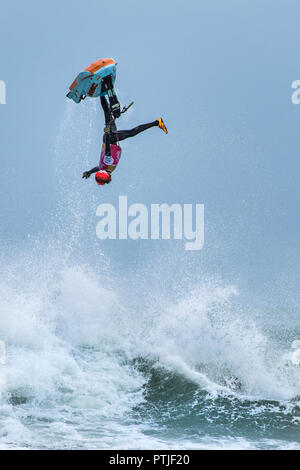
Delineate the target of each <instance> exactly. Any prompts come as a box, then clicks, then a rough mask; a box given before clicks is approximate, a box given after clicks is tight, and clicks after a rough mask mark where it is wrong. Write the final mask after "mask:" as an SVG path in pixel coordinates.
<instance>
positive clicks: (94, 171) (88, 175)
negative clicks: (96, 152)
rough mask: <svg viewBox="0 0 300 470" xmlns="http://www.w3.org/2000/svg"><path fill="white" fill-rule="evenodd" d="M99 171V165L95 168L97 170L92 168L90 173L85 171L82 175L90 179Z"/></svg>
mask: <svg viewBox="0 0 300 470" xmlns="http://www.w3.org/2000/svg"><path fill="white" fill-rule="evenodd" d="M97 171H99V165H98V166H95V168H92V169H91V170H89V171H85V172H84V173H83V175H82V178H89V177H90V176H91V175H92V174H93V173H97Z"/></svg>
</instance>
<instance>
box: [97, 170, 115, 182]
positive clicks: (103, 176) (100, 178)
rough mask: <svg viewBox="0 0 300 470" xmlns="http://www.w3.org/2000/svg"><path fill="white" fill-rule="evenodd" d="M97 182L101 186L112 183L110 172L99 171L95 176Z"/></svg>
mask: <svg viewBox="0 0 300 470" xmlns="http://www.w3.org/2000/svg"><path fill="white" fill-rule="evenodd" d="M95 180H96V183H97V184H100V185H101V186H102V185H103V184H105V183H110V182H111V176H110V173H108V171H105V170H100V171H97V173H96V174H95Z"/></svg>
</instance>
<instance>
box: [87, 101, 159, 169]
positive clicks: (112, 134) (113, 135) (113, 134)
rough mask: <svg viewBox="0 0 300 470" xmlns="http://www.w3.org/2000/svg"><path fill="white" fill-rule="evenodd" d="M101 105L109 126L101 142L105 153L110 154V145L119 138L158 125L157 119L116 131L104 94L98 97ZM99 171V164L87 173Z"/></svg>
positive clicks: (121, 138)
mask: <svg viewBox="0 0 300 470" xmlns="http://www.w3.org/2000/svg"><path fill="white" fill-rule="evenodd" d="M100 101H101V106H102V108H103V111H104V117H105V126H106V127H107V128H109V132H104V134H103V142H104V144H105V155H110V145H111V144H115V143H117V142H120V141H121V140H125V139H128V138H129V137H134V136H135V135H137V134H139V133H140V132H143V131H145V130H146V129H150V127H155V126H158V124H159V122H158V121H153V122H150V123H148V124H141V125H140V126H137V127H134V128H133V129H129V130H125V131H118V130H117V126H116V122H115V120H114V119H113V115H112V113H111V110H110V107H109V105H108V102H107V100H106V98H105V96H101V97H100ZM97 171H99V166H96V167H95V168H92V169H91V170H89V171H88V173H89V174H92V173H96V172H97Z"/></svg>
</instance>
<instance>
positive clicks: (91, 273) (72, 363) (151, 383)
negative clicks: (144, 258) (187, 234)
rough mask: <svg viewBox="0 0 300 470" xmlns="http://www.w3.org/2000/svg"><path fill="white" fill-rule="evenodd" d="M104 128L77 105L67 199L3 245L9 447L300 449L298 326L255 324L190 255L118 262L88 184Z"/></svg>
mask: <svg viewBox="0 0 300 470" xmlns="http://www.w3.org/2000/svg"><path fill="white" fill-rule="evenodd" d="M98 134H99V129H98V128H97V106H96V104H95V103H93V105H90V103H89V104H86V103H83V104H82V107H80V108H79V107H76V105H74V103H71V102H68V103H66V108H65V114H64V116H63V118H62V122H61V124H60V126H59V129H58V132H57V138H56V142H55V145H54V149H53V166H54V168H55V172H56V186H57V191H58V194H57V204H56V207H55V208H54V209H53V212H52V213H51V214H49V218H48V222H47V226H46V230H45V231H44V232H43V233H40V234H39V233H36V234H28V237H27V239H26V240H25V241H24V243H23V244H22V246H14V245H13V244H9V243H8V242H7V244H6V245H5V246H4V249H3V250H2V253H1V273H0V299H1V303H0V340H1V341H3V342H4V343H5V349H6V357H5V361H2V362H3V363H0V448H1V449H175V448H176V449H299V448H300V434H299V427H300V366H299V364H297V363H295V361H293V360H292V357H293V356H292V354H293V350H292V349H291V344H292V342H293V341H294V340H297V339H300V328H299V325H296V326H295V325H293V324H292V325H290V324H289V325H288V326H287V327H286V328H284V329H283V327H282V326H281V325H278V323H276V322H275V321H274V325H272V324H271V325H270V324H268V325H263V324H261V323H259V322H256V320H255V315H254V314H253V315H252V314H251V309H250V310H249V306H248V305H247V306H245V305H243V304H242V302H240V301H239V297H240V293H239V288H238V286H235V285H231V284H230V283H226V282H225V281H224V280H220V279H216V278H213V277H212V276H208V275H207V276H206V275H205V273H203V272H200V273H198V271H197V266H196V265H194V264H193V263H192V262H191V263H190V264H189V263H185V265H184V267H182V266H183V264H184V263H180V261H181V257H183V256H184V253H182V250H180V253H181V254H179V253H177V252H176V253H175V252H171V253H170V252H169V251H168V250H166V251H162V252H160V253H159V254H158V253H154V254H153V257H154V258H155V260H154V261H153V263H149V264H146V265H140V266H134V268H133V269H131V270H130V269H128V268H127V269H126V270H122V269H121V268H120V266H119V265H115V264H114V262H113V261H112V260H111V259H110V258H109V255H108V254H107V253H106V251H105V242H103V241H102V242H101V243H100V242H99V240H97V238H96V235H95V226H96V219H95V212H96V208H97V205H98V204H99V202H101V201H100V200H99V188H97V187H96V185H91V184H86V182H84V183H82V182H81V180H80V175H81V173H82V170H83V169H87V168H89V167H91V166H93V161H94V159H95V149H96V145H97V144H99V142H98V141H99V135H98ZM98 146H99V145H98ZM83 167H84V168H83ZM67 169H68V178H66V170H67ZM78 175H79V176H78ZM115 178H117V175H116V176H115ZM89 183H90V182H89ZM91 187H92V189H91ZM104 189H105V188H104ZM101 190H103V188H102V189H101ZM116 243H117V242H116ZM179 265H180V266H181V267H180V268H178V269H179V274H178V275H175V274H174V275H173V273H174V268H175V266H179ZM275 315H276V312H274V316H275Z"/></svg>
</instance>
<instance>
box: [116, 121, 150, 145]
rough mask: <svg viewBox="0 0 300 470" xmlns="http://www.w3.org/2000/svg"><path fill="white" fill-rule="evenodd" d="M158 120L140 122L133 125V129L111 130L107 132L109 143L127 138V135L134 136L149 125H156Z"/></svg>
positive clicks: (148, 127)
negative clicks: (137, 124) (135, 125)
mask: <svg viewBox="0 0 300 470" xmlns="http://www.w3.org/2000/svg"><path fill="white" fill-rule="evenodd" d="M158 124H159V122H158V121H153V122H149V123H148V124H141V125H140V126H137V127H134V128H133V129H128V130H125V131H113V132H111V133H110V134H109V140H110V143H111V144H114V143H115V142H118V141H121V140H125V139H128V138H129V137H134V136H136V135H137V134H139V133H140V132H144V131H145V130H147V129H150V128H151V127H155V126H158Z"/></svg>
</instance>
